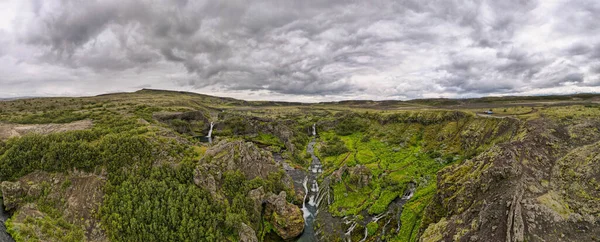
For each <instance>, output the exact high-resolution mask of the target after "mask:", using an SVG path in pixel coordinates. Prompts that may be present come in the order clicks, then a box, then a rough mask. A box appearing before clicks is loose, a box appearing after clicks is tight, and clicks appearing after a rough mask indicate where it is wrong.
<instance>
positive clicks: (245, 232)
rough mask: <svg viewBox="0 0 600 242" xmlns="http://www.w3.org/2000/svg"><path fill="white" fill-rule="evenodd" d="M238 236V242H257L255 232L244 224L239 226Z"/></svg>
mask: <svg viewBox="0 0 600 242" xmlns="http://www.w3.org/2000/svg"><path fill="white" fill-rule="evenodd" d="M238 235H239V237H240V242H258V238H257V237H256V232H254V230H253V229H252V228H251V227H250V226H248V225H246V224H245V223H242V224H241V226H240V229H239V232H238Z"/></svg>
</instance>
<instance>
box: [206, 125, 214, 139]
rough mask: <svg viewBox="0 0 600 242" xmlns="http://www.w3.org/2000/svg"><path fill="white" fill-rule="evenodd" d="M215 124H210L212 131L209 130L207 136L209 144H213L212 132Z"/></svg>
mask: <svg viewBox="0 0 600 242" xmlns="http://www.w3.org/2000/svg"><path fill="white" fill-rule="evenodd" d="M214 125H215V124H214V122H210V129H209V130H208V135H206V137H207V138H208V142H210V143H212V131H213V127H214Z"/></svg>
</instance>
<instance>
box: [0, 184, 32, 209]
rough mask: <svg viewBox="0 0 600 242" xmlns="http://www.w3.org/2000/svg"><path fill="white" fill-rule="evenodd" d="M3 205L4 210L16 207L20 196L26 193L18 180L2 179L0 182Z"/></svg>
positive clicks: (20, 198)
mask: <svg viewBox="0 0 600 242" xmlns="http://www.w3.org/2000/svg"><path fill="white" fill-rule="evenodd" d="M0 189H2V196H3V200H4V207H5V209H6V210H11V209H14V208H17V207H18V206H19V203H20V202H21V200H22V198H23V197H25V195H27V190H26V189H25V188H23V186H22V185H21V183H20V182H9V181H4V182H2V183H1V184H0Z"/></svg>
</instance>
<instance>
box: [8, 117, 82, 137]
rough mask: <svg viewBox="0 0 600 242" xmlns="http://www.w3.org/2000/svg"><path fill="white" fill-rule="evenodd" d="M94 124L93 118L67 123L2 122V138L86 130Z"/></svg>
mask: <svg viewBox="0 0 600 242" xmlns="http://www.w3.org/2000/svg"><path fill="white" fill-rule="evenodd" d="M92 126H93V123H92V121H91V120H87V119H86V120H80V121H75V122H71V123H66V124H4V123H0V140H6V139H9V138H13V137H21V136H23V135H25V134H29V133H36V134H50V133H58V132H66V131H72V130H84V129H89V128H91V127H92Z"/></svg>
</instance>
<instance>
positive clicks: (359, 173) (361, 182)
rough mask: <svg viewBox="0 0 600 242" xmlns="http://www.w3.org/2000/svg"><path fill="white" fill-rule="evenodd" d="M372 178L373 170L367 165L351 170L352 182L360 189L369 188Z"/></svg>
mask: <svg viewBox="0 0 600 242" xmlns="http://www.w3.org/2000/svg"><path fill="white" fill-rule="evenodd" d="M372 176H373V175H372V173H371V170H369V168H367V167H366V166H365V165H357V166H355V167H352V168H350V181H351V182H352V183H354V184H356V186H357V187H359V188H362V187H366V186H368V185H369V182H371V178H372Z"/></svg>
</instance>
